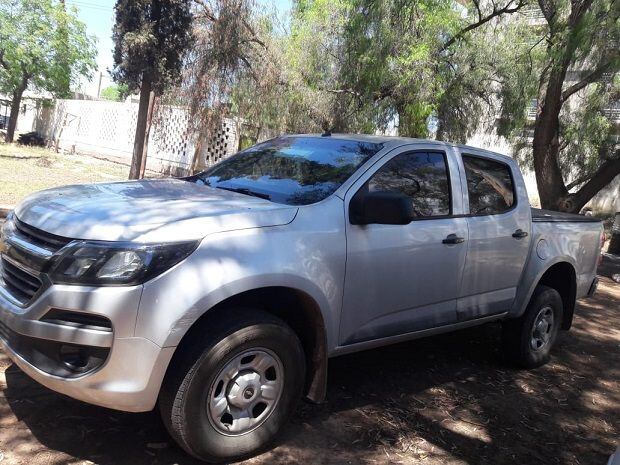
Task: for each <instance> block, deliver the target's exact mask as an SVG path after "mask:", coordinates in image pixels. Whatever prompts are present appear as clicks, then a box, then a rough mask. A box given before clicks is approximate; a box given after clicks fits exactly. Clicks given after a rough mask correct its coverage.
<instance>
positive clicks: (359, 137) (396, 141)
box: [281, 133, 514, 160]
mask: <svg viewBox="0 0 620 465" xmlns="http://www.w3.org/2000/svg"><path fill="white" fill-rule="evenodd" d="M281 137H317V138H325V137H329V138H332V139H341V140H353V141H360V142H368V143H373V144H383V145H384V146H385V147H386V148H395V147H400V146H401V145H406V144H413V143H425V144H430V145H436V146H437V147H445V146H448V147H456V148H458V149H459V150H460V151H465V152H466V151H467V150H475V151H476V152H486V153H489V154H492V155H495V156H500V157H504V158H506V159H509V160H514V159H513V158H512V157H509V156H508V155H504V154H502V153H497V152H493V151H491V150H486V149H481V148H478V147H472V146H470V145H464V144H452V143H450V142H445V141H441V140H433V139H416V138H413V137H398V136H374V135H370V134H341V133H333V134H329V135H323V134H283V135H282V136H281Z"/></svg>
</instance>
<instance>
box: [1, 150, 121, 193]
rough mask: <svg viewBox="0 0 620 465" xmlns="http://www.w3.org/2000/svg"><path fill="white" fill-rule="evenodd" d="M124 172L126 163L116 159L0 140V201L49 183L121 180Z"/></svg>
mask: <svg viewBox="0 0 620 465" xmlns="http://www.w3.org/2000/svg"><path fill="white" fill-rule="evenodd" d="M128 174H129V167H128V166H126V165H123V164H120V163H114V162H111V161H106V160H99V159H97V158H93V157H89V156H85V155H65V154H57V153H55V152H53V151H49V150H46V149H42V148H33V147H23V146H20V145H15V144H5V143H0V205H15V204H16V203H17V202H19V201H21V200H22V199H23V198H24V197H26V196H27V195H28V194H30V193H32V192H36V191H40V190H43V189H49V188H50V187H56V186H62V185H67V184H85V183H92V182H105V181H121V180H125V179H127V175H128Z"/></svg>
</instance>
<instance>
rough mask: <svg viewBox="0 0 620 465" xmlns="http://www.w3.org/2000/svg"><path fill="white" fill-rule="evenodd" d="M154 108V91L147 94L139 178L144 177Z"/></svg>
mask: <svg viewBox="0 0 620 465" xmlns="http://www.w3.org/2000/svg"><path fill="white" fill-rule="evenodd" d="M154 109H155V92H153V91H151V93H150V94H149V108H148V110H147V112H146V130H145V132H144V145H143V147H142V159H141V160H140V179H142V178H144V172H145V171H146V156H147V154H148V151H149V136H150V135H151V126H152V124H153V111H154Z"/></svg>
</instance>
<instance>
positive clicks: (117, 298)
mask: <svg viewBox="0 0 620 465" xmlns="http://www.w3.org/2000/svg"><path fill="white" fill-rule="evenodd" d="M4 291H5V290H4V289H3V288H2V287H1V286H0V346H2V348H3V349H4V350H5V351H6V353H7V355H8V356H9V357H10V358H11V359H12V360H13V362H14V363H15V364H16V365H17V366H18V367H19V368H20V369H21V370H22V371H24V372H25V373H26V374H27V375H28V376H30V377H31V378H33V379H34V380H35V381H37V382H39V383H41V384H42V385H44V386H46V387H48V388H50V389H52V390H54V391H57V392H60V393H62V394H66V395H68V396H70V397H73V398H75V399H78V400H82V401H85V402H88V403H91V404H95V405H100V406H103V407H108V408H112V409H117V410H123V411H131V412H142V411H149V410H152V409H153V407H154V406H155V403H156V401H157V396H158V394H159V389H160V386H161V382H162V379H163V377H164V374H165V371H166V368H167V366H168V363H169V362H170V359H171V358H172V355H173V353H174V348H173V347H169V348H162V347H159V346H158V345H157V344H155V343H153V342H151V341H150V340H148V339H146V338H142V337H135V336H134V332H135V331H134V330H135V322H136V317H137V311H138V304H139V302H140V298H141V294H142V286H135V287H101V288H92V287H82V286H60V285H53V286H51V287H49V288H47V289H46V290H45V291H44V292H43V293H42V295H40V296H39V297H38V298H37V299H35V300H34V301H33V302H32V303H31V304H30V305H29V306H27V307H20V306H19V305H17V304H16V303H15V302H14V301H13V300H11V299H10V296H9V295H7V294H6V293H5V292H4ZM52 309H54V311H58V310H61V311H66V312H76V313H79V314H83V315H97V316H101V317H105V318H107V319H108V320H109V321H110V322H111V330H110V329H108V330H107V331H106V330H100V329H93V328H92V327H89V326H87V325H75V324H72V325H69V324H63V322H62V321H61V322H58V321H53V322H49V321H46V320H45V318H44V316H45V315H46V314H48V312H49V311H50V310H52ZM24 340H25V341H26V342H25V343H24ZM16 341H19V343H17V342H16ZM28 341H31V342H32V343H31V344H30V346H36V345H39V344H43V345H46V344H50V345H51V346H52V348H53V347H56V345H57V346H58V347H60V346H63V347H64V346H67V347H74V346H82V347H87V348H94V350H100V351H104V353H105V354H106V358H105V361H104V362H103V363H102V364H101V365H100V366H98V367H97V368H96V369H93V370H91V371H88V372H87V373H84V374H79V373H78V374H77V375H76V376H64V375H62V370H55V369H50V366H49V365H50V364H49V363H48V362H47V361H48V360H49V357H46V356H37V357H33V356H30V355H31V354H30V353H29V352H28V351H27V350H24V348H30V347H29V345H28ZM58 373H60V374H61V375H59V374H58Z"/></svg>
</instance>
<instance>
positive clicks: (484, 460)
mask: <svg viewBox="0 0 620 465" xmlns="http://www.w3.org/2000/svg"><path fill="white" fill-rule="evenodd" d="M612 270H615V271H613V272H614V273H618V272H620V259H617V260H616V262H615V264H614V263H612V261H611V260H607V262H606V264H605V266H604V267H603V268H602V269H601V275H602V277H601V281H602V282H601V286H600V287H599V291H598V293H597V295H596V297H595V298H593V299H591V300H589V301H583V302H581V303H580V305H579V308H578V316H577V317H576V319H575V325H574V327H573V329H572V330H571V331H570V332H568V333H563V334H562V335H561V339H560V341H559V343H558V345H557V346H556V348H555V351H554V357H553V360H552V362H551V363H550V364H548V365H547V366H545V367H542V368H539V369H536V370H533V371H519V370H516V369H513V368H509V367H507V366H506V365H505V364H504V363H503V362H502V360H501V356H500V353H499V352H498V338H499V327H498V326H497V325H488V326H484V327H479V328H475V329H471V330H465V331H461V332H458V333H454V334H449V335H444V336H439V337H433V338H429V339H424V340H418V341H414V342H410V343H405V344H400V345H397V346H392V347H387V348H383V349H378V350H374V351H369V352H364V353H360V354H355V355H349V356H345V357H341V358H338V359H334V360H333V361H332V363H331V366H330V371H329V392H328V400H327V402H326V403H325V404H323V405H319V406H317V405H310V404H305V403H303V404H301V405H300V407H299V408H298V411H297V413H296V415H295V417H294V418H293V420H292V422H291V424H290V426H289V427H287V428H286V431H285V432H284V434H283V435H282V436H281V437H280V439H279V440H278V442H277V443H276V444H275V446H274V447H273V448H272V449H270V450H269V451H267V452H266V453H264V454H262V455H260V456H258V457H256V458H254V459H252V460H250V461H248V462H247V463H252V464H283V463H303V464H319V463H320V464H348V463H352V464H358V463H376V464H387V463H403V464H432V465H436V464H465V463H467V464H518V465H521V464H556V463H557V464H591V465H605V464H606V463H607V458H608V457H609V455H610V454H611V453H612V452H613V451H614V449H615V448H616V446H617V445H618V442H619V440H620V305H619V303H620V284H616V283H614V282H613V281H612V280H611V279H609V276H610V275H611V272H612ZM0 357H1V358H0V454H1V455H0V456H1V459H0V463H1V464H2V465H4V464H32V465H42V464H78V463H96V464H101V465H112V464H132V465H133V464H136V465H139V464H179V465H184V464H192V463H196V462H195V461H193V460H192V459H190V458H189V457H188V456H187V455H185V454H184V453H183V452H182V451H181V450H179V449H178V448H177V447H176V446H175V445H174V444H172V443H171V442H170V440H169V438H168V436H167V435H166V432H165V431H164V428H163V426H162V425H161V422H160V420H159V417H158V415H157V414H156V413H155V412H151V413H145V414H128V413H122V412H115V411H112V410H107V409H103V408H99V407H94V406H90V405H87V404H83V403H80V402H78V401H75V400H72V399H70V398H67V397H64V396H62V395H59V394H56V393H54V392H52V391H49V390H47V389H45V388H43V387H41V386H39V385H37V384H36V383H34V382H33V381H31V380H30V379H29V378H27V377H26V376H25V375H23V374H22V373H21V372H20V371H19V370H18V369H17V368H16V367H14V366H11V364H10V362H9V361H8V360H7V359H6V357H4V356H3V355H2V356H0Z"/></svg>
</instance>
